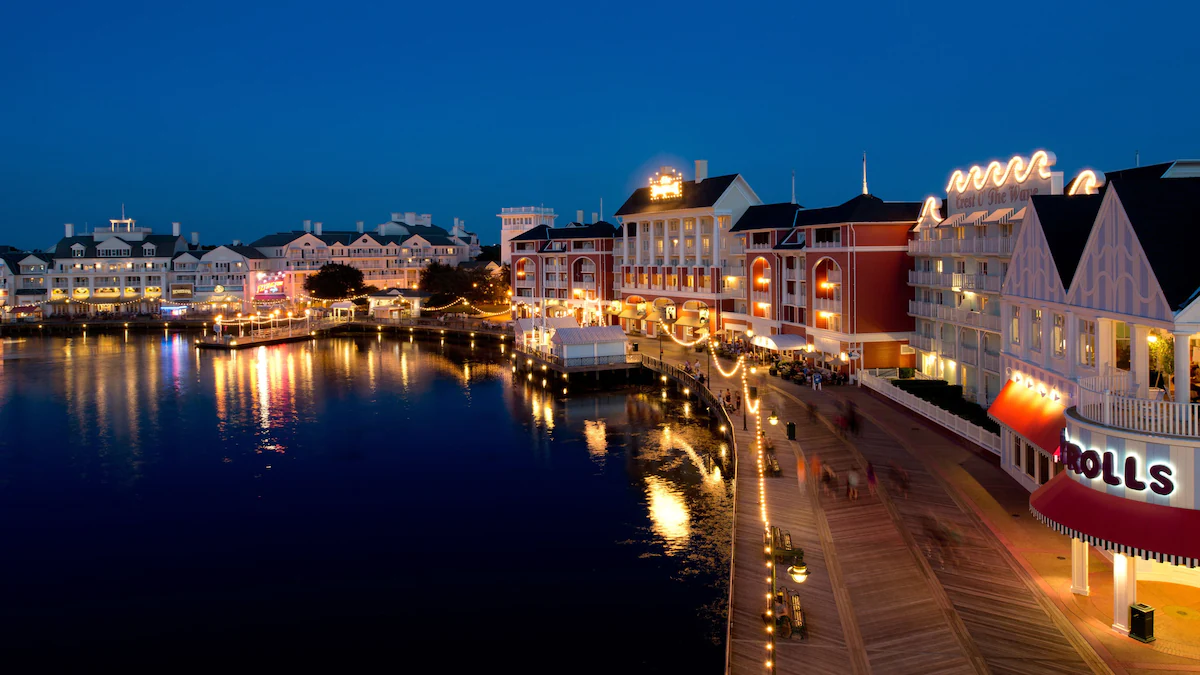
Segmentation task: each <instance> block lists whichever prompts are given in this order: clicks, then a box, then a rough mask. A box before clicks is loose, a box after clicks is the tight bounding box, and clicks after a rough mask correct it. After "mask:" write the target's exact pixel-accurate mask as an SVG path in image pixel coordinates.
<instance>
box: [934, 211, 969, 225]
mask: <svg viewBox="0 0 1200 675" xmlns="http://www.w3.org/2000/svg"><path fill="white" fill-rule="evenodd" d="M966 217H967V214H965V213H956V214H954V215H952V216H950V217H949V218H947V219H945V220H943V221H942V222H940V223H938V227H954V226H956V225H960V224H962V221H963V220H964V219H965V218H966Z"/></svg>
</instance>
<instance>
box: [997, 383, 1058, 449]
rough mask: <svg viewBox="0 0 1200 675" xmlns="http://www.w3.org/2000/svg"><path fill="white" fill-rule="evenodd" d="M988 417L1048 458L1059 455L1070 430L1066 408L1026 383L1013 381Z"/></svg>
mask: <svg viewBox="0 0 1200 675" xmlns="http://www.w3.org/2000/svg"><path fill="white" fill-rule="evenodd" d="M988 417H991V418H992V419H994V420H996V421H997V422H999V423H1000V424H1003V425H1004V426H1006V427H1008V428H1009V429H1012V430H1013V431H1014V432H1015V433H1016V434H1017V435H1018V436H1020V437H1021V438H1024V439H1025V440H1026V441H1028V442H1029V443H1032V444H1034V445H1036V446H1038V447H1039V448H1041V449H1042V450H1044V451H1045V452H1046V453H1047V454H1050V455H1053V454H1054V453H1055V452H1056V451H1058V444H1059V440H1060V439H1061V438H1062V432H1063V429H1065V428H1066V426H1067V418H1066V417H1064V416H1063V404H1062V403H1060V402H1058V401H1055V400H1053V397H1052V396H1050V395H1049V394H1047V395H1046V396H1042V394H1041V392H1039V391H1038V389H1037V388H1036V387H1029V386H1026V384H1025V382H1014V381H1012V380H1009V381H1008V382H1005V383H1004V388H1003V389H1001V390H1000V395H999V396H997V397H996V400H995V401H994V402H993V403H992V405H991V407H989V408H988Z"/></svg>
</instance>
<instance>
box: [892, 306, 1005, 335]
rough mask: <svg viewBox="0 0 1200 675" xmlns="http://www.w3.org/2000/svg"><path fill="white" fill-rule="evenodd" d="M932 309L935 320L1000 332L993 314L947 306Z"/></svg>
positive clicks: (997, 318) (996, 317)
mask: <svg viewBox="0 0 1200 675" xmlns="http://www.w3.org/2000/svg"><path fill="white" fill-rule="evenodd" d="M910 302H911V301H910ZM934 307H935V308H936V309H937V318H939V319H941V320H942V321H951V322H953V323H957V324H962V325H964V326H970V327H972V328H982V329H984V330H988V331H992V332H995V333H999V332H1000V317H998V316H996V315H994V314H983V313H980V312H973V311H971V310H967V309H959V308H957V307H951V306H949V305H934ZM910 313H911V311H910ZM922 316H924V315H922Z"/></svg>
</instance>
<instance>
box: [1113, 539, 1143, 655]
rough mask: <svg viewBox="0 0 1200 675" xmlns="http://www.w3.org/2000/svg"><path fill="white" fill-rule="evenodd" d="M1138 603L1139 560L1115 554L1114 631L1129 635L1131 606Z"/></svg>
mask: <svg viewBox="0 0 1200 675" xmlns="http://www.w3.org/2000/svg"><path fill="white" fill-rule="evenodd" d="M1135 602H1137V558H1130V557H1129V556H1127V555H1124V554H1122V553H1114V554H1113V623H1112V627H1113V630H1115V631H1117V632H1118V633H1121V634H1122V635H1129V606H1130V605H1132V604H1134V603H1135Z"/></svg>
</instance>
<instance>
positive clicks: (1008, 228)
mask: <svg viewBox="0 0 1200 675" xmlns="http://www.w3.org/2000/svg"><path fill="white" fill-rule="evenodd" d="M1000 236H1001V237H1011V236H1012V223H1003V224H1001V225H1000Z"/></svg>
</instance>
